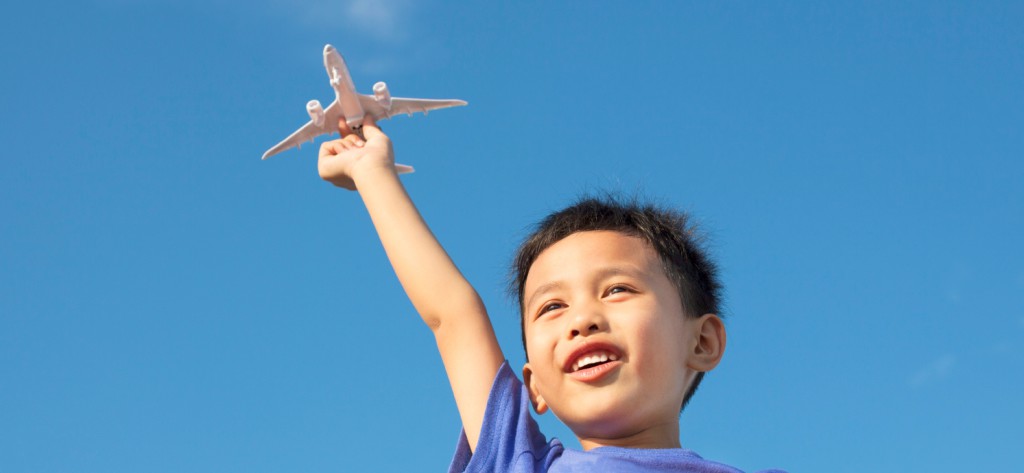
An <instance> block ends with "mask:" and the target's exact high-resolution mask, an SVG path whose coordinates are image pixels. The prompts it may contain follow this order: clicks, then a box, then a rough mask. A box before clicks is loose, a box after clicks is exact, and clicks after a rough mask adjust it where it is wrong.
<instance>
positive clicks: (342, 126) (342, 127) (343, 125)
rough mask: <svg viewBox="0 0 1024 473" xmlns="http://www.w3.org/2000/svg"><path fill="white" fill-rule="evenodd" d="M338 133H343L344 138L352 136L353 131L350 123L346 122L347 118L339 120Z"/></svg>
mask: <svg viewBox="0 0 1024 473" xmlns="http://www.w3.org/2000/svg"><path fill="white" fill-rule="evenodd" d="M338 133H341V137H342V138H344V137H346V136H348V135H351V134H352V129H351V128H349V127H348V122H347V121H345V117H341V118H339V119H338Z"/></svg>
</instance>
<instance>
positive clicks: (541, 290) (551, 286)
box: [523, 281, 565, 309]
mask: <svg viewBox="0 0 1024 473" xmlns="http://www.w3.org/2000/svg"><path fill="white" fill-rule="evenodd" d="M564 285H565V284H563V283H562V282H561V281H555V282H549V283H547V284H542V285H541V286H540V287H538V288H537V290H535V291H533V294H530V298H529V299H527V300H526V305H525V306H523V308H524V309H525V308H527V307H530V306H532V305H533V300H534V299H536V298H537V297H539V296H541V295H544V294H545V293H548V292H551V291H554V290H556V289H560V288H562V286H564Z"/></svg>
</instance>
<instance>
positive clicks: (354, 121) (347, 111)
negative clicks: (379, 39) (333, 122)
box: [324, 44, 365, 129]
mask: <svg viewBox="0 0 1024 473" xmlns="http://www.w3.org/2000/svg"><path fill="white" fill-rule="evenodd" d="M324 68H325V69H327V76H328V77H329V78H330V80H331V88H332V89H334V95H335V98H336V99H337V101H338V106H340V107H341V113H342V115H344V116H345V122H346V123H348V126H349V127H350V128H352V129H355V128H358V127H360V126H362V125H363V116H364V115H365V112H364V111H363V106H362V105H360V104H359V97H358V96H357V93H356V85H355V83H354V82H352V76H350V75H349V73H348V67H346V66H345V60H344V59H343V58H342V57H341V54H339V53H338V50H336V49H334V46H331V45H329V44H328V45H327V46H324Z"/></svg>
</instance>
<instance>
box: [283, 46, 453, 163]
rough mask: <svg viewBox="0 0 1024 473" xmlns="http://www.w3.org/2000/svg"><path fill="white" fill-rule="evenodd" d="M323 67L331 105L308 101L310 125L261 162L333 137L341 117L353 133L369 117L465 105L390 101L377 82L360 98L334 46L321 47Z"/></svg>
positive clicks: (447, 102)
mask: <svg viewBox="0 0 1024 473" xmlns="http://www.w3.org/2000/svg"><path fill="white" fill-rule="evenodd" d="M324 67H325V68H327V75H328V77H330V79H331V88H332V89H334V96H335V98H334V102H331V104H330V105H328V106H327V108H326V109H324V108H323V107H322V106H320V101H319V100H310V101H309V103H307V104H306V111H307V112H309V118H310V120H309V123H307V124H305V125H303V126H302V128H299V129H298V130H296V131H295V133H292V134H291V136H289V137H288V138H285V139H284V141H282V142H280V143H278V144H277V145H276V146H274V147H273V148H270V149H269V150H267V152H266V153H263V159H267V158H269V157H271V156H273V155H275V154H277V153H280V152H282V151H284V150H286V149H288V148H292V147H298V146H300V145H301V144H302V143H303V142H306V141H313V138H316V137H317V136H320V135H324V134H328V133H334V132H336V131H338V129H337V126H338V120H340V119H341V118H342V117H344V118H345V122H346V123H348V126H349V127H350V128H352V129H353V130H358V129H359V128H361V127H362V126H363V117H365V116H366V115H370V116H372V117H373V118H374V119H375V120H383V119H385V118H391V117H393V116H395V115H398V114H401V113H405V114H407V115H409V116H412V114H413V112H423V114H424V115H426V114H427V111H429V110H434V109H438V108H447V107H458V106H461V105H466V102H465V101H464V100H431V99H404V98H401V97H392V96H391V94H390V93H389V92H388V86H387V84H385V83H383V82H378V83H376V84H373V95H363V94H359V93H357V92H356V86H355V84H353V83H352V77H351V76H349V74H348V67H345V60H344V59H342V57H341V54H338V50H336V49H334V46H331V45H329V44H328V45H327V46H324ZM395 168H397V169H398V172H400V173H406V172H412V168H411V167H409V166H405V165H403V164H395Z"/></svg>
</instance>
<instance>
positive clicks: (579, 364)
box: [572, 351, 619, 371]
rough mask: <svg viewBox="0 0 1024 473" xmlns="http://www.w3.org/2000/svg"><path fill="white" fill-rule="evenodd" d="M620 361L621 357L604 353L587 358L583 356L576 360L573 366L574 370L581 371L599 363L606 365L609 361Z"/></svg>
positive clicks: (593, 354)
mask: <svg viewBox="0 0 1024 473" xmlns="http://www.w3.org/2000/svg"><path fill="white" fill-rule="evenodd" d="M618 359H619V357H618V356H617V355H615V354H613V353H608V352H604V351H601V352H596V353H591V354H588V355H586V356H582V357H580V358H579V359H578V360H576V361H575V362H574V363H573V364H572V370H573V371H579V370H580V368H585V367H587V366H590V365H594V364H597V363H604V362H606V361H608V360H611V361H617V360H618Z"/></svg>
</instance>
